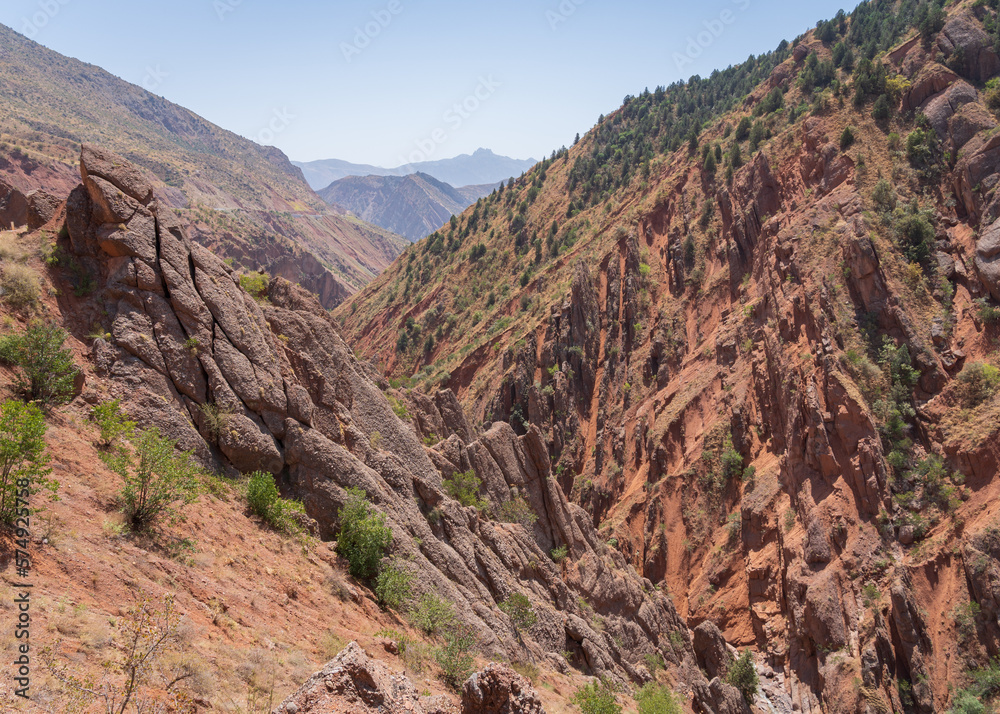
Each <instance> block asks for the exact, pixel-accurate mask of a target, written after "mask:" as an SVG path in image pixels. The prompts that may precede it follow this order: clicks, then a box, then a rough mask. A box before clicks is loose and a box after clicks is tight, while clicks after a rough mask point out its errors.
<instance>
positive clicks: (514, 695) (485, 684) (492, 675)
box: [462, 663, 544, 714]
mask: <svg viewBox="0 0 1000 714" xmlns="http://www.w3.org/2000/svg"><path fill="white" fill-rule="evenodd" d="M543 711H544V710H543V709H542V701H541V700H540V699H539V698H538V694H537V693H536V692H535V690H534V689H532V688H531V683H530V682H529V681H528V680H527V679H525V678H524V677H522V676H521V675H520V674H518V673H517V672H515V671H514V670H512V669H511V668H510V667H509V666H507V665H505V664H495V663H491V664H488V665H486V668H485V669H483V670H482V671H479V672H476V673H475V674H473V675H472V676H471V677H469V678H468V679H467V680H466V682H465V685H464V686H463V687H462V714H542V712H543Z"/></svg>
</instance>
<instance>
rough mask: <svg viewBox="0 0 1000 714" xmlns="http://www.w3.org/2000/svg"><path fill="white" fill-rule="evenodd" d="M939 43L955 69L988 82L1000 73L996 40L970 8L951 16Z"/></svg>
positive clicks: (974, 78) (999, 59) (976, 79)
mask: <svg viewBox="0 0 1000 714" xmlns="http://www.w3.org/2000/svg"><path fill="white" fill-rule="evenodd" d="M937 46H938V49H939V50H940V51H941V52H942V53H944V55H945V56H946V57H947V58H948V64H949V65H950V66H951V67H952V68H954V69H955V71H957V72H959V73H960V74H961V75H962V76H963V77H967V78H968V79H971V80H973V81H975V82H985V81H986V80H987V79H989V78H990V77H992V76H994V75H995V74H997V73H998V72H1000V57H997V53H996V50H995V49H994V47H993V39H992V38H991V37H990V36H989V35H988V34H986V31H985V30H983V28H982V26H981V25H980V24H979V23H978V22H977V21H976V19H975V17H973V16H972V14H971V13H969V11H967V10H965V11H962V12H958V13H955V14H954V15H952V16H951V17H949V18H948V21H947V22H945V24H944V27H943V28H941V32H939V33H938V36H937Z"/></svg>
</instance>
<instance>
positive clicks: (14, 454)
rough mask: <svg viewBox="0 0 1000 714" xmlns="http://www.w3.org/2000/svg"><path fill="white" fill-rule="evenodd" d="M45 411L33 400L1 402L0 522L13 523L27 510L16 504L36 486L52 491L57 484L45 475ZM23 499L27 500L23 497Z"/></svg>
mask: <svg viewBox="0 0 1000 714" xmlns="http://www.w3.org/2000/svg"><path fill="white" fill-rule="evenodd" d="M45 430H46V425H45V415H44V414H42V410H41V409H39V408H38V406H37V405H35V404H25V403H24V402H19V401H17V400H13V399H9V400H7V401H5V402H4V403H3V404H2V405H0V523H2V524H5V525H12V524H13V523H14V522H15V521H16V519H17V518H18V517H19V516H21V515H27V512H26V511H23V510H22V509H20V508H18V504H17V499H18V495H21V496H22V498H24V497H25V496H26V491H25V489H27V493H31V492H33V491H34V490H35V489H36V488H38V487H39V486H47V487H49V488H50V489H51V490H52V491H53V492H54V491H55V489H56V488H57V487H58V484H57V483H55V482H53V481H49V480H47V479H46V477H47V476H48V475H49V474H50V473H51V472H52V469H50V468H49V460H50V458H49V455H48V454H46V453H45ZM25 500H27V499H26V498H25Z"/></svg>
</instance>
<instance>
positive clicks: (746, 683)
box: [726, 650, 760, 704]
mask: <svg viewBox="0 0 1000 714" xmlns="http://www.w3.org/2000/svg"><path fill="white" fill-rule="evenodd" d="M726 681H727V682H728V683H729V684H731V685H733V686H734V687H736V688H737V689H738V690H740V694H742V695H743V699H744V700H745V701H746V703H747V704H753V700H754V698H755V697H756V696H757V688H758V687H759V686H760V678H759V677H758V676H757V668H756V667H755V666H754V662H753V655H752V654H751V653H750V650H743V654H741V655H740V656H739V657H737V658H736V661H734V662H733V663H732V664H731V665H730V667H729V671H728V672H727V673H726Z"/></svg>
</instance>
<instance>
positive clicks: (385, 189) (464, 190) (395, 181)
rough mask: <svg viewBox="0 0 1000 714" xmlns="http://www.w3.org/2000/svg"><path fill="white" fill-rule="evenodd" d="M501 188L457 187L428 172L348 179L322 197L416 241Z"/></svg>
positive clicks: (492, 185) (321, 194)
mask: <svg viewBox="0 0 1000 714" xmlns="http://www.w3.org/2000/svg"><path fill="white" fill-rule="evenodd" d="M498 185H499V184H486V185H484V186H463V187H461V188H454V187H452V186H450V185H448V184H446V183H444V182H443V181H438V180H437V179H435V178H434V177H433V176H429V175H428V174H424V173H415V174H408V175H406V176H348V177H347V178H342V179H339V180H337V181H334V182H333V183H331V184H330V185H329V186H327V187H326V188H324V189H322V190H320V191H318V194H319V196H320V198H322V199H323V200H324V201H326V202H327V203H329V204H330V205H332V206H337V207H340V208H342V209H344V210H346V211H350V213H351V214H352V215H355V216H357V217H358V218H360V219H361V220H363V221H367V222H368V223H373V224H375V225H377V226H381V227H382V228H385V229H386V230H390V231H392V232H393V233H397V234H399V235H401V236H404V237H406V238H409V239H410V240H411V241H415V240H419V239H421V238H423V237H425V236H427V235H430V234H431V233H433V232H434V231H436V230H437V229H438V228H440V227H441V226H443V225H444V224H445V223H447V222H448V220H449V219H450V218H451V217H452V216H453V215H458V214H460V213H462V212H463V211H464V210H465V209H466V208H468V207H469V206H470V205H472V204H473V203H475V202H476V201H477V200H479V199H480V198H482V197H483V196H487V195H489V193H490V192H491V191H493V190H494V189H495V188H496V187H497V186H498Z"/></svg>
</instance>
